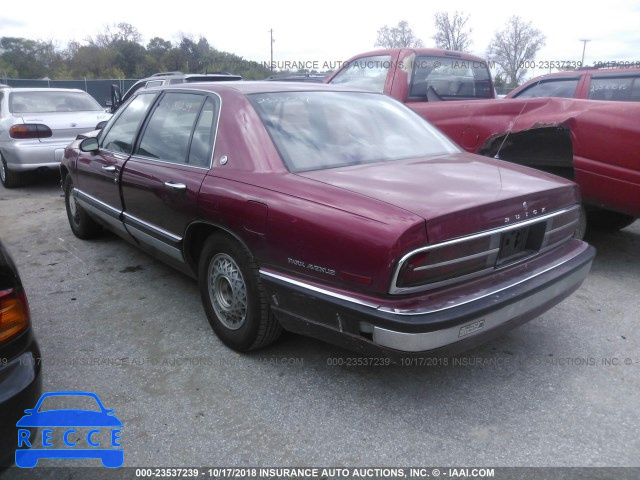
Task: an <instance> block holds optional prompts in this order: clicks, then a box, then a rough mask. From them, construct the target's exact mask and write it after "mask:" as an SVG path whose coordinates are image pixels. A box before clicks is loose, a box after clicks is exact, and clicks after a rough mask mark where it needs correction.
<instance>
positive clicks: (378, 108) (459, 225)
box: [61, 82, 595, 355]
mask: <svg viewBox="0 0 640 480" xmlns="http://www.w3.org/2000/svg"><path fill="white" fill-rule="evenodd" d="M61 170H62V182H63V188H64V193H65V201H66V206H67V213H68V217H69V223H70V225H71V229H72V230H73V233H74V234H75V235H76V236H78V237H80V238H83V239H87V238H90V237H92V236H94V235H96V234H98V233H99V232H100V231H101V229H102V228H108V229H110V230H113V231H114V232H116V233H117V234H119V235H120V236H122V237H123V238H124V239H126V240H128V241H129V242H131V243H133V244H135V245H138V246H139V247H141V248H143V249H144V250H146V251H147V252H149V253H151V254H153V255H154V256H156V257H158V258H159V259H162V260H163V261H165V262H167V263H169V264H171V265H172V266H174V267H176V268H178V269H180V270H182V271H184V272H185V273H187V274H189V275H191V276H193V277H195V278H197V279H198V282H199V288H200V293H201V297H202V302H203V304H204V308H205V311H206V314H207V317H208V319H209V322H210V323H211V326H212V328H213V330H214V331H215V332H216V334H217V335H218V337H219V338H220V339H221V340H222V341H223V342H224V343H225V344H226V345H228V346H229V347H231V348H233V349H236V350H239V351H247V350H252V349H256V348H259V347H263V346H265V345H267V344H269V343H271V342H273V341H274V340H275V339H276V338H277V337H278V335H279V334H280V332H281V331H282V329H285V330H289V331H292V332H297V333H301V334H304V335H309V336H313V337H317V338H321V339H323V340H326V341H329V342H333V343H336V344H339V345H342V346H344V347H347V348H351V349H355V350H358V351H361V352H367V353H370V352H381V351H384V352H387V353H389V354H391V355H393V354H394V353H400V354H405V353H409V352H411V353H417V352H427V351H428V352H430V354H431V353H437V354H441V353H443V352H445V353H449V352H455V351H460V350H463V349H465V348H469V347H470V346H472V345H474V344H477V343H479V342H482V341H484V340H486V339H488V338H490V337H491V336H494V335H496V334H499V333H500V332H502V331H504V330H505V329H507V328H510V327H513V326H516V325H518V324H521V323H523V322H525V321H527V320H530V319H532V318H534V317H536V316H537V315H540V314H541V313H543V312H545V311H546V310H547V309H549V308H551V307H552V306H553V305H555V304H557V303H558V302H560V301H561V300H562V299H564V298H565V297H567V296H568V295H569V294H571V293H572V292H573V291H574V290H576V289H577V288H578V287H579V286H580V284H581V283H582V281H583V279H584V278H585V276H586V275H587V273H588V272H589V268H590V267H591V263H592V260H593V257H594V253H595V251H594V249H593V248H592V247H590V246H589V245H587V244H586V243H584V242H582V241H579V240H576V239H574V238H573V235H572V234H573V231H574V229H575V228H576V224H577V221H578V215H579V201H580V198H579V192H578V189H577V187H576V185H575V184H574V183H572V182H569V181H566V180H563V179H561V178H558V177H554V176H552V175H548V174H545V173H542V172H539V171H536V170H530V169H527V168H524V167H520V166H518V165H514V164H511V163H506V162H502V161H500V160H496V159H491V158H486V157H480V156H476V155H471V154H467V153H463V152H461V150H460V149H459V148H458V147H457V146H456V145H454V144H453V143H452V142H451V141H449V140H448V139H447V138H446V137H445V136H444V135H442V134H441V133H440V132H439V131H438V130H437V129H435V128H434V127H432V126H431V125H430V124H429V123H427V122H426V121H425V120H423V119H422V118H420V117H419V116H418V115H417V114H415V113H413V112H412V111H411V110H409V109H408V108H406V107H405V106H403V105H402V104H400V103H398V102H396V101H395V100H392V99H390V98H388V97H386V96H384V95H382V94H377V93H372V92H366V91H359V90H357V89H349V88H344V87H338V86H330V85H313V84H308V83H307V84H295V83H284V82H282V83H279V82H233V83H231V82H229V83H218V84H190V85H177V86H173V87H171V86H170V87H161V88H158V89H146V90H141V91H140V92H138V93H137V94H136V95H134V96H133V97H132V98H131V99H130V100H129V101H128V102H127V103H126V104H125V105H123V107H122V108H120V109H119V110H118V112H117V113H116V115H114V116H113V118H112V119H111V120H110V121H109V122H108V124H107V125H106V126H105V127H104V129H102V130H101V131H100V132H99V133H95V134H92V135H91V136H89V138H84V139H82V140H77V141H76V142H74V143H73V144H71V145H70V146H69V147H68V148H67V150H66V152H65V156H64V160H63V162H62V165H61Z"/></svg>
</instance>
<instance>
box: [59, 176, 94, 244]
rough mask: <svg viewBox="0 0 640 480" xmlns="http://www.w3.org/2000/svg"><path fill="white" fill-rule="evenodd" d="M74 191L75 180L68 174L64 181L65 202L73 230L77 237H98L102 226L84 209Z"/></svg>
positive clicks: (86, 238)
mask: <svg viewBox="0 0 640 480" xmlns="http://www.w3.org/2000/svg"><path fill="white" fill-rule="evenodd" d="M72 192H73V181H72V180H71V177H70V176H69V175H67V178H66V179H65V181H64V204H65V207H66V209H67V218H68V219H69V226H70V227H71V231H72V232H73V234H74V235H75V236H76V237H78V238H81V239H83V240H88V239H90V238H94V237H96V236H97V235H98V234H99V233H100V232H101V231H102V227H101V226H100V225H99V224H98V223H96V221H95V220H94V219H92V218H91V217H90V216H89V214H88V213H87V212H85V211H84V209H83V208H82V207H81V206H80V204H79V203H78V202H77V201H76V199H75V197H74V196H73V194H72Z"/></svg>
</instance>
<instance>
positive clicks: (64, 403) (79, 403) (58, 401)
mask: <svg viewBox="0 0 640 480" xmlns="http://www.w3.org/2000/svg"><path fill="white" fill-rule="evenodd" d="M68 409H72V410H87V411H93V412H100V411H102V410H101V409H100V406H99V405H98V403H97V402H96V399H95V398H93V397H91V396H89V395H52V396H50V397H46V398H44V399H43V400H42V404H41V405H40V408H39V410H38V411H39V412H48V411H50V410H68Z"/></svg>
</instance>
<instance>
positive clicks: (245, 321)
mask: <svg viewBox="0 0 640 480" xmlns="http://www.w3.org/2000/svg"><path fill="white" fill-rule="evenodd" d="M198 282H199V286H200V296H201V298H202V305H203V306H204V309H205V312H206V314H207V318H208V320H209V324H210V325H211V328H213V331H214V332H215V333H216V335H217V336H218V338H220V340H222V342H223V343H224V344H225V345H226V346H228V347H229V348H232V349H233V350H237V351H239V352H247V351H250V350H256V349H258V348H262V347H265V346H267V345H269V344H270V343H272V342H274V341H275V340H276V339H277V338H278V337H279V336H280V334H281V333H282V327H281V326H280V324H279V323H278V321H277V320H276V319H275V317H274V316H273V315H272V314H271V312H270V309H269V303H268V301H267V295H266V293H265V291H264V287H263V285H262V283H261V281H260V278H259V276H258V265H257V263H256V261H255V259H254V258H253V257H252V256H251V253H250V252H249V251H248V250H247V249H246V248H244V247H243V246H242V245H240V244H239V243H238V242H237V241H235V240H233V239H231V238H230V237H228V236H226V235H222V234H216V235H212V236H211V237H209V239H208V240H207V241H206V242H205V244H204V247H203V249H202V253H201V255H200V263H199V268H198Z"/></svg>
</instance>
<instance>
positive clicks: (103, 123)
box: [96, 120, 107, 130]
mask: <svg viewBox="0 0 640 480" xmlns="http://www.w3.org/2000/svg"><path fill="white" fill-rule="evenodd" d="M106 124H107V121H106V120H102V121H101V122H98V124H97V125H96V130H102V129H103V128H104V126H105V125H106Z"/></svg>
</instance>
